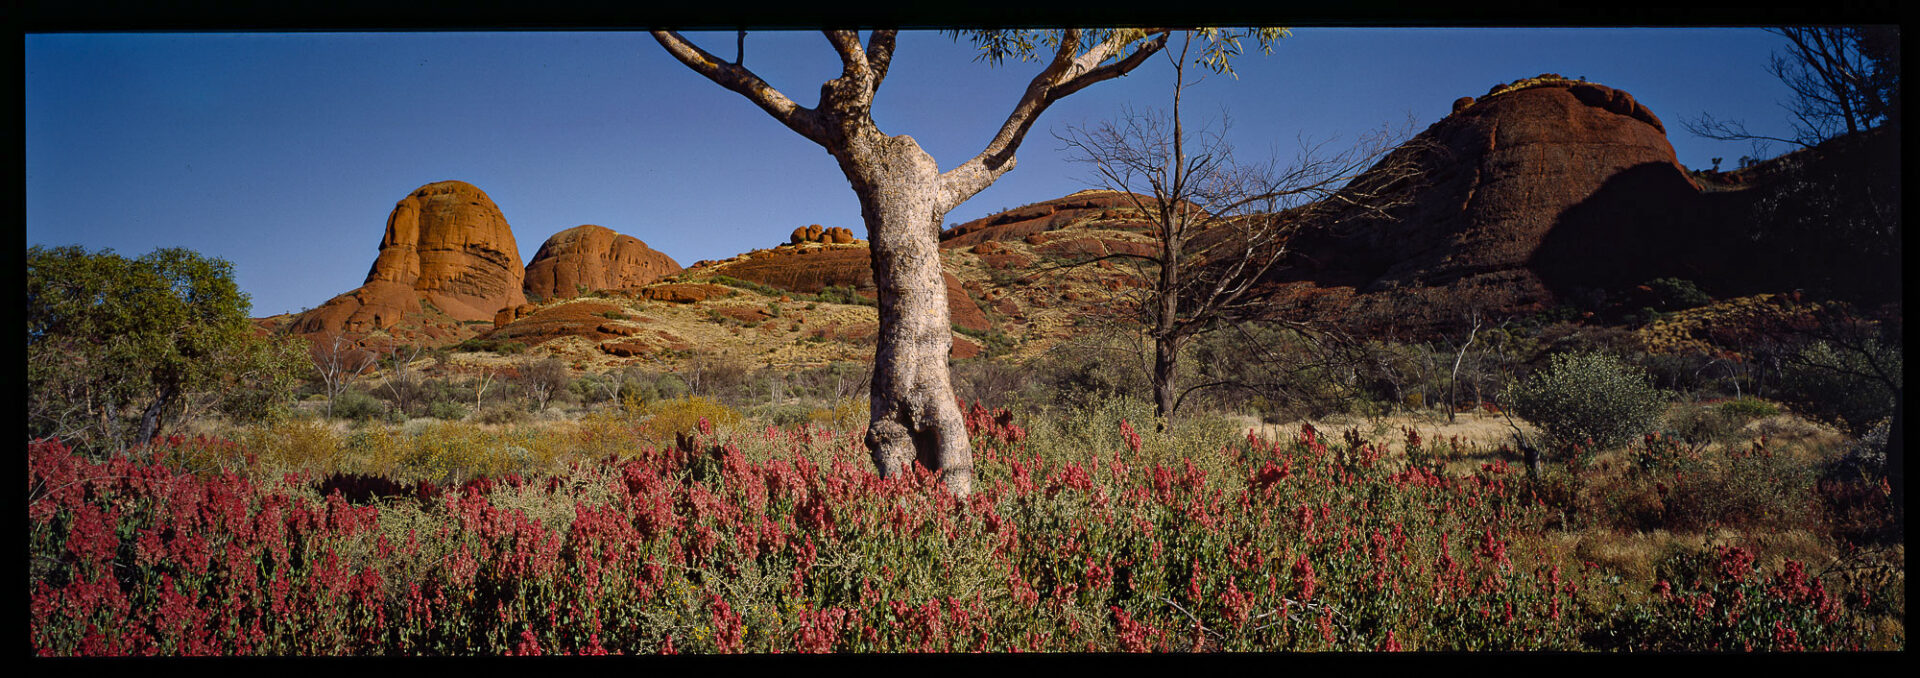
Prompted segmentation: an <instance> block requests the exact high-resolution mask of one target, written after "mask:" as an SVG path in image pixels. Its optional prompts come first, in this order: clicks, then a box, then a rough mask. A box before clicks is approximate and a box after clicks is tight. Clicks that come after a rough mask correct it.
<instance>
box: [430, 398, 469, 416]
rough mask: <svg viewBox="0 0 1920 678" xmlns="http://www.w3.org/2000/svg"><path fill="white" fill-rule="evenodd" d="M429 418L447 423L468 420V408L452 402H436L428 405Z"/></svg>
mask: <svg viewBox="0 0 1920 678" xmlns="http://www.w3.org/2000/svg"><path fill="white" fill-rule="evenodd" d="M427 416H429V417H433V418H435V419H445V420H447V421H459V420H461V419H465V418H467V407H466V406H465V405H462V404H460V403H457V402H454V401H451V400H436V401H434V402H433V403H432V404H430V405H427Z"/></svg>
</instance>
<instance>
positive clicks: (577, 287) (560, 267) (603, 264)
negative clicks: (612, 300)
mask: <svg viewBox="0 0 1920 678" xmlns="http://www.w3.org/2000/svg"><path fill="white" fill-rule="evenodd" d="M679 272H680V264H679V263H678V262H675V261H674V260H673V258H672V257H669V256H667V255H665V254H661V253H660V252H656V251H654V250H653V249H652V248H650V247H647V244H646V243H644V242H641V241H640V239H639V238H635V237H633V236H630V235H622V234H620V233H616V232H614V231H613V230H612V229H609V228H606V227H603V226H595V225H592V224H588V225H584V226H575V227H573V228H569V229H567V230H564V231H561V232H559V233H555V234H553V237H551V238H548V239H547V242H546V243H545V244H542V245H541V246H540V251H539V252H536V253H534V255H533V261H531V262H528V263H527V274H526V285H525V291H526V296H527V297H528V298H530V299H540V300H543V301H553V300H556V299H566V298H569V297H574V296H579V294H581V290H583V289H584V290H586V291H593V290H617V289H627V288H633V287H639V286H642V285H645V284H647V283H650V282H653V281H655V280H658V279H660V278H661V277H663V276H668V275H672V274H674V273H679Z"/></svg>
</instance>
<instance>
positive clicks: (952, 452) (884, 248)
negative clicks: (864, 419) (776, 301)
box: [834, 132, 973, 495]
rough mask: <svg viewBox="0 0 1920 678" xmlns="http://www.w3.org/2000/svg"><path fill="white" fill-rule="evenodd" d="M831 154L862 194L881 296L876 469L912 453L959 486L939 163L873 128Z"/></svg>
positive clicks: (958, 421)
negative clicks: (942, 265)
mask: <svg viewBox="0 0 1920 678" xmlns="http://www.w3.org/2000/svg"><path fill="white" fill-rule="evenodd" d="M834 155H835V156H836V157H837V158H838V159H839V160H840V167H841V171H843V172H845V173H846V175H847V178H848V179H849V180H850V181H851V183H852V185H853V190H854V193H855V194H856V195H858V196H859V198H860V214H861V217H862V218H863V219H864V221H865V222H866V226H867V237H868V239H869V242H870V245H871V251H872V254H873V282H874V286H875V287H876V288H877V291H878V292H879V297H880V298H879V302H880V335H879V342H878V346H877V348H876V349H875V352H874V356H873V385H872V391H871V394H872V399H871V405H872V411H871V414H872V419H871V421H870V423H869V427H868V429H867V449H868V450H869V451H870V452H871V453H872V454H873V463H874V466H875V467H876V468H878V469H879V470H880V475H881V477H885V478H891V477H895V476H898V475H900V474H903V473H906V472H908V471H910V470H911V469H912V467H913V464H914V463H916V462H918V463H919V464H920V465H922V466H925V467H927V468H928V469H930V470H933V471H937V472H939V473H940V475H941V480H942V481H943V482H944V483H945V484H946V486H947V489H948V490H950V491H952V492H953V493H954V494H958V495H965V494H967V493H969V492H971V491H972V489H973V452H972V449H971V448H970V447H969V444H968V441H967V429H966V422H965V420H964V419H963V418H962V417H961V414H960V408H959V405H958V404H956V401H955V400H954V395H953V385H952V381H951V378H950V376H949V373H948V369H947V359H948V356H949V354H950V353H951V352H952V350H953V329H952V328H953V323H952V321H951V320H950V319H949V315H948V311H947V295H946V290H947V286H946V283H945V281H944V280H943V278H942V276H941V268H940V248H939V244H940V242H939V237H938V234H939V230H940V224H941V221H942V219H944V218H945V217H946V211H945V209H943V208H942V206H941V204H940V202H941V201H940V190H939V187H940V175H939V166H938V165H937V164H935V163H934V160H933V158H932V156H929V155H927V153H926V152H925V151H923V150H921V149H920V146H919V144H917V143H915V142H914V141H913V139H912V138H911V137H907V136H898V137H888V136H884V135H881V134H879V133H878V132H872V133H867V134H858V135H857V136H855V137H854V138H852V139H850V140H849V141H848V143H847V144H846V146H845V150H844V151H840V152H836V153H835V154H834Z"/></svg>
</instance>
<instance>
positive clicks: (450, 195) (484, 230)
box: [294, 181, 527, 334]
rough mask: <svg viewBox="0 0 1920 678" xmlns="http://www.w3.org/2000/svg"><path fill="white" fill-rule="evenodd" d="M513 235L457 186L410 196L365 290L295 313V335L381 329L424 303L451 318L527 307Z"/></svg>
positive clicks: (470, 189) (487, 206)
mask: <svg viewBox="0 0 1920 678" xmlns="http://www.w3.org/2000/svg"><path fill="white" fill-rule="evenodd" d="M524 277H525V268H524V267H523V266H522V265H521V263H520V250H519V247H518V246H517V245H516V244H515V243H514V239H513V230H512V229H511V228H510V227H508V226H507V220H506V217H504V216H502V215H501V214H500V208H499V207H497V206H495V205H494V204H493V200H492V199H491V198H488V197H487V194H486V193H484V192H482V191H481V190H480V189H478V188H475V187H474V186H473V185H472V184H468V183H466V182H462V181H441V182H436V183H431V184H427V185H425V186H422V187H420V188H419V189H417V190H415V191H413V193H411V194H409V195H408V196H407V197H406V198H404V199H402V200H401V201H400V202H399V204H396V205H394V208H393V212H392V214H390V215H389V216H388V217H387V229H386V233H385V235H383V236H382V237H381V239H380V254H379V256H378V257H377V258H376V259H375V260H374V262H373V268H372V269H371V270H369V271H368V272H367V279H366V283H365V284H364V285H361V286H360V287H359V288H358V289H355V290H353V291H350V292H347V293H345V294H342V295H339V296H336V297H334V298H333V299H331V300H329V301H327V303H325V304H323V305H321V306H320V307H319V308H316V309H313V310H311V311H308V312H306V313H304V314H302V315H301V316H300V317H299V318H298V319H296V320H295V321H294V331H296V332H299V333H303V334H314V333H322V332H343V331H344V332H348V333H365V332H370V331H373V330H376V329H387V328H390V327H393V326H394V325H395V324H397V323H399V322H400V321H401V320H402V319H403V317H404V316H406V315H407V314H410V313H419V312H422V311H425V310H427V309H426V308H425V306H423V304H430V305H431V306H432V308H434V309H438V310H439V312H440V313H443V314H445V315H446V316H449V317H451V318H453V319H455V320H459V321H468V320H491V319H493V317H494V315H495V313H496V312H497V311H499V310H500V309H501V308H502V307H506V306H517V305H520V304H524V303H526V302H527V299H526V296H525V294H524V293H523V292H522V290H521V283H522V281H523V279H524Z"/></svg>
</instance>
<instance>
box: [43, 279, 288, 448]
mask: <svg viewBox="0 0 1920 678" xmlns="http://www.w3.org/2000/svg"><path fill="white" fill-rule="evenodd" d="M250 309H251V305H250V302H249V299H248V297H247V295H246V294H244V293H242V292H241V291H240V289H239V287H238V286H236V285H235V284H234V281H233V265H232V264H230V263H228V262H226V261H224V260H221V259H217V258H209V257H205V256H202V255H200V254H198V253H196V252H193V251H191V250H186V249H159V250H155V251H153V252H151V253H149V254H147V255H145V256H142V257H139V258H137V259H127V258H125V257H122V256H119V255H117V254H114V253H113V252H112V250H101V251H100V252H97V253H95V252H88V251H86V250H84V249H81V248H79V247H56V248H45V247H41V246H38V245H35V246H32V247H29V248H28V249H27V402H28V408H27V413H28V414H27V432H28V435H30V436H33V437H49V436H60V437H63V438H68V439H79V440H80V441H83V442H86V441H90V442H94V443H99V444H105V445H111V446H124V445H128V444H134V443H138V442H142V441H144V440H146V439H148V438H151V437H152V436H154V435H155V434H157V433H159V432H161V431H162V430H163V428H164V427H165V426H166V425H168V424H170V423H175V422H178V421H182V420H184V419H187V418H191V416H192V415H193V414H194V413H195V412H197V411H199V410H203V409H207V408H210V407H216V406H217V407H223V408H227V409H229V410H231V411H234V412H236V413H245V414H248V415H253V416H258V415H260V414H263V413H264V412H265V411H267V410H270V409H272V405H273V403H275V402H278V401H284V400H285V399H286V397H287V396H288V395H290V394H291V392H292V389H293V387H294V386H295V384H296V383H297V382H296V377H295V376H294V375H296V374H297V372H296V370H297V369H298V366H299V361H300V358H301V352H300V350H299V349H300V347H299V346H298V344H297V341H298V340H294V339H289V338H284V337H283V338H257V337H255V336H254V335H255V331H254V328H253V326H252V324H251V323H250V322H248V319H247V314H248V312H249V310H250Z"/></svg>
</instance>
